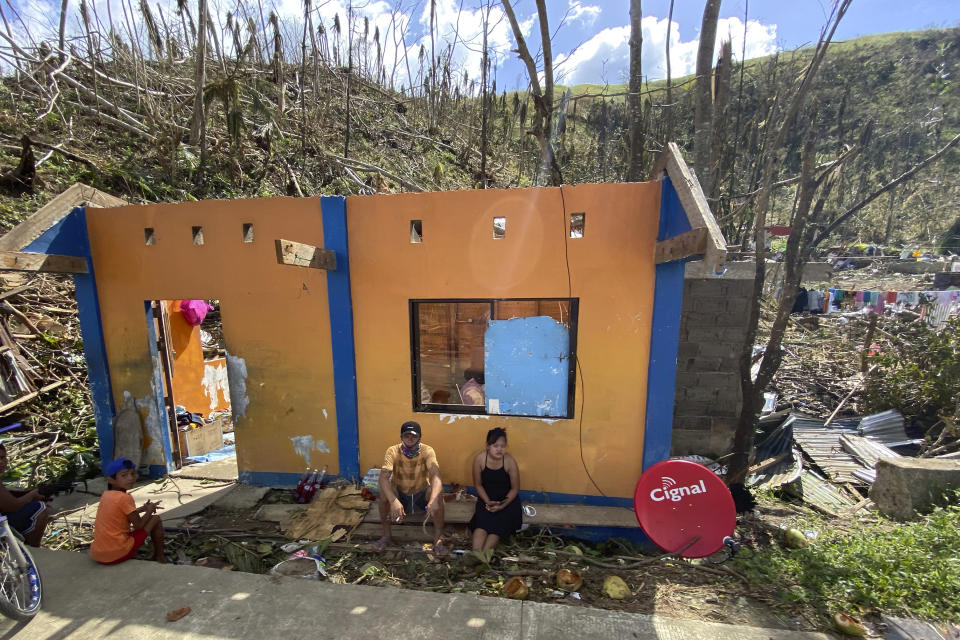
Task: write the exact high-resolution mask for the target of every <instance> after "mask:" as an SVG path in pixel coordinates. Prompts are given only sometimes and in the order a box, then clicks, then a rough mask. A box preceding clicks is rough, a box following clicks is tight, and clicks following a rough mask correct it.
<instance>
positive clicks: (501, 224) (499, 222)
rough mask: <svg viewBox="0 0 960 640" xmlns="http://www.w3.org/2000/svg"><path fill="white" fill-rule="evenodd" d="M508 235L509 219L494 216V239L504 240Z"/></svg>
mask: <svg viewBox="0 0 960 640" xmlns="http://www.w3.org/2000/svg"><path fill="white" fill-rule="evenodd" d="M506 237H507V219H506V218H494V219H493V239H494V240H503V239H504V238H506Z"/></svg>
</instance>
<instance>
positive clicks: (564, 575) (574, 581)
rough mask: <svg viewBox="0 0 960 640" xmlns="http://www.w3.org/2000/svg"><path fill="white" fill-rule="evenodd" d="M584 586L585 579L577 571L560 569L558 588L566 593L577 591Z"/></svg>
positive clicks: (558, 572)
mask: <svg viewBox="0 0 960 640" xmlns="http://www.w3.org/2000/svg"><path fill="white" fill-rule="evenodd" d="M582 584H583V578H581V577H580V574H579V573H577V572H576V571H572V570H570V569H560V570H559V571H557V588H558V589H563V590H564V591H576V590H577V589H579V588H580V586H581V585H582Z"/></svg>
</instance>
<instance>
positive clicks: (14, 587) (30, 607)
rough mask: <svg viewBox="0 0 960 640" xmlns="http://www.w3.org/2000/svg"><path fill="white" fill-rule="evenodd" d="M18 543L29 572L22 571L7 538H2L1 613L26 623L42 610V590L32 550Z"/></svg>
mask: <svg viewBox="0 0 960 640" xmlns="http://www.w3.org/2000/svg"><path fill="white" fill-rule="evenodd" d="M17 544H18V545H19V546H20V551H21V552H22V553H23V555H24V557H25V558H26V559H27V565H28V568H27V571H26V573H21V572H20V571H19V569H18V568H17V564H16V560H15V559H14V558H13V556H12V554H11V553H10V549H9V543H8V541H7V539H6V538H5V537H4V536H0V613H2V614H3V615H5V616H6V617H8V618H12V619H13V620H19V621H26V620H30V619H31V618H33V617H34V616H35V615H37V612H38V611H40V601H41V600H42V598H43V587H42V585H41V583H40V570H39V569H37V563H36V562H35V561H34V559H33V556H32V555H31V554H30V550H29V549H28V548H27V546H26V545H25V544H23V543H22V542H20V541H19V540H18V541H17Z"/></svg>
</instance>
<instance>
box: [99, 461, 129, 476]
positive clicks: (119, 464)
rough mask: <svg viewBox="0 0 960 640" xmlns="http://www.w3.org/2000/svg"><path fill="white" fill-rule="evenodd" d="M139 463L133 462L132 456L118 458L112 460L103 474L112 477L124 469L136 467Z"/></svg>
mask: <svg viewBox="0 0 960 640" xmlns="http://www.w3.org/2000/svg"><path fill="white" fill-rule="evenodd" d="M136 468H137V465H135V464H133V460H131V459H130V458H117V459H116V460H114V461H112V462H111V463H110V464H108V465H107V467H106V468H105V469H104V470H103V475H105V476H107V477H108V478H112V477H114V476H115V475H117V474H118V473H120V472H121V471H123V470H124V469H136Z"/></svg>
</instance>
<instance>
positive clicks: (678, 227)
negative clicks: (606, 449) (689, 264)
mask: <svg viewBox="0 0 960 640" xmlns="http://www.w3.org/2000/svg"><path fill="white" fill-rule="evenodd" d="M689 230H690V222H689V221H688V220H687V215H686V212H685V211H684V210H683V205H682V204H681V203H680V198H679V196H678V195H677V192H676V190H675V189H674V188H673V183H672V182H670V178H664V179H663V180H662V181H661V183H660V228H659V230H658V232H657V241H662V240H666V239H667V238H672V237H674V236H677V235H680V234H681V233H684V232H686V231H689ZM683 272H684V261H683V260H676V261H673V262H664V263H661V264H658V265H657V267H656V276H655V285H654V292H653V326H652V327H651V331H650V362H649V368H648V370H647V411H646V424H645V425H644V436H643V469H644V470H646V469H647V468H648V467H650V466H651V465H653V464H655V463H657V462H659V461H660V460H664V459H666V458H669V457H670V443H671V437H672V433H673V396H674V392H675V390H676V383H677V347H678V345H679V342H680V316H681V307H682V303H683Z"/></svg>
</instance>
